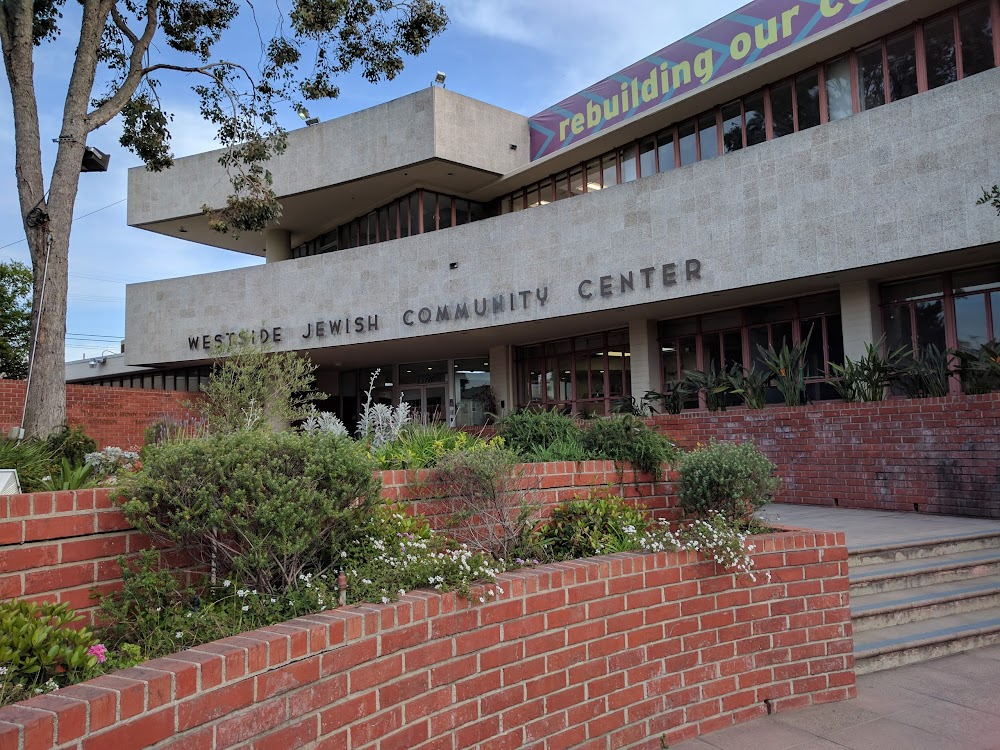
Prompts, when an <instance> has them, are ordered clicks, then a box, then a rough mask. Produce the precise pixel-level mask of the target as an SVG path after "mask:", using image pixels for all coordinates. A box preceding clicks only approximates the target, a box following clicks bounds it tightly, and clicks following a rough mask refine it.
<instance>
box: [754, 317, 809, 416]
mask: <svg viewBox="0 0 1000 750" xmlns="http://www.w3.org/2000/svg"><path fill="white" fill-rule="evenodd" d="M812 332H813V331H812V328H810V329H809V333H808V334H807V335H806V337H805V338H804V339H802V341H800V342H799V343H798V344H795V345H794V346H789V345H788V343H787V342H786V341H782V344H781V350H780V351H775V350H774V347H768V348H767V349H765V348H764V347H762V346H761V345H760V344H758V345H757V350H758V351H759V352H760V356H761V362H762V364H763V365H764V367H765V368H767V371H768V373H769V375H770V378H769V379H770V380H771V381H772V382H773V383H774V385H775V387H776V388H777V389H778V391H779V392H780V393H781V395H782V396H784V397H785V405H786V406H802V405H803V404H805V402H806V355H807V353H808V351H809V339H810V338H812Z"/></svg>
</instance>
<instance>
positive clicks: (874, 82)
mask: <svg viewBox="0 0 1000 750" xmlns="http://www.w3.org/2000/svg"><path fill="white" fill-rule="evenodd" d="M858 103H859V105H860V106H861V111H862V112H864V111H865V110H866V109H873V108H875V107H880V106H882V105H883V104H885V71H884V68H883V61H882V43H881V42H876V43H875V44H872V45H869V46H868V47H865V48H864V49H860V50H858Z"/></svg>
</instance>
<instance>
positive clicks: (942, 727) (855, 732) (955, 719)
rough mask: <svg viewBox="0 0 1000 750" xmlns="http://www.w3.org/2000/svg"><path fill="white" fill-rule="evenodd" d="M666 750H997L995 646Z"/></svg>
mask: <svg viewBox="0 0 1000 750" xmlns="http://www.w3.org/2000/svg"><path fill="white" fill-rule="evenodd" d="M670 748H671V750H793V749H794V750H836V749H837V748H851V749H852V750H1000V646H989V647H987V648H981V649H979V650H977V651H969V652H967V653H964V654H955V655H954V656H946V657H943V658H941V659H935V660H933V661H928V662H923V663H922V664H911V665H909V666H906V667H899V668H897V669H890V670H886V671H885V672H876V673H875V674H870V675H865V676H863V677H860V678H858V697H857V698H855V699H854V700H850V701H843V702H841V703H829V704H826V705H822V706H812V707H810V708H803V709H799V710H795V711H789V712H787V713H782V714H773V715H771V716H766V717H764V718H761V719H755V720H754V721H750V722H747V723H745V724H739V725H737V726H734V727H731V728H729V729H723V730H721V731H718V732H712V733H711V734H706V735H704V736H702V737H699V738H698V739H695V740H688V741H687V742H683V743H680V744H677V745H671V746H670Z"/></svg>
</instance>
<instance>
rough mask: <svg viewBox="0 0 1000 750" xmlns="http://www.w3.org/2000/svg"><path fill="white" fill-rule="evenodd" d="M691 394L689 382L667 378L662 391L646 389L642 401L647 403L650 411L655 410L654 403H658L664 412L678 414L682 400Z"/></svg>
mask: <svg viewBox="0 0 1000 750" xmlns="http://www.w3.org/2000/svg"><path fill="white" fill-rule="evenodd" d="M691 395H692V392H691V384H690V383H689V382H688V381H687V380H686V379H682V380H668V381H667V382H666V383H664V384H663V390H662V391H646V395H645V396H643V397H642V402H643V403H644V404H648V405H649V408H650V411H653V412H655V411H656V408H655V406H654V404H659V405H660V408H661V409H662V410H663V413H664V414H680V413H681V410H682V409H683V408H684V402H685V401H687V400H688V399H689V398H690V397H691Z"/></svg>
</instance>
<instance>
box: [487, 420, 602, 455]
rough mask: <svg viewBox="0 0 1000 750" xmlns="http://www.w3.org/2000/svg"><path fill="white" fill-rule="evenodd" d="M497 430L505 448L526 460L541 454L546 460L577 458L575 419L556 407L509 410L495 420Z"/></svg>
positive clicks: (580, 436)
mask: <svg viewBox="0 0 1000 750" xmlns="http://www.w3.org/2000/svg"><path fill="white" fill-rule="evenodd" d="M497 432H498V434H499V435H500V437H502V438H503V439H504V444H505V445H506V446H507V447H508V448H510V449H511V450H512V451H514V452H515V453H517V454H518V455H520V456H521V457H522V458H524V459H525V460H529V461H530V460H538V456H540V455H544V456H546V457H547V458H545V459H544V460H549V461H573V460H578V459H577V458H576V456H577V455H579V450H578V449H579V447H581V446H582V445H583V431H582V430H581V428H580V425H579V424H578V423H577V421H576V420H575V419H573V418H572V417H570V416H568V415H566V414H563V413H561V412H558V411H555V410H553V411H531V410H528V409H523V410H521V411H515V412H512V413H510V414H508V415H507V416H506V417H504V418H503V419H501V420H500V421H499V422H498V423H497ZM556 449H559V450H556ZM560 451H565V453H562V454H560Z"/></svg>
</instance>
